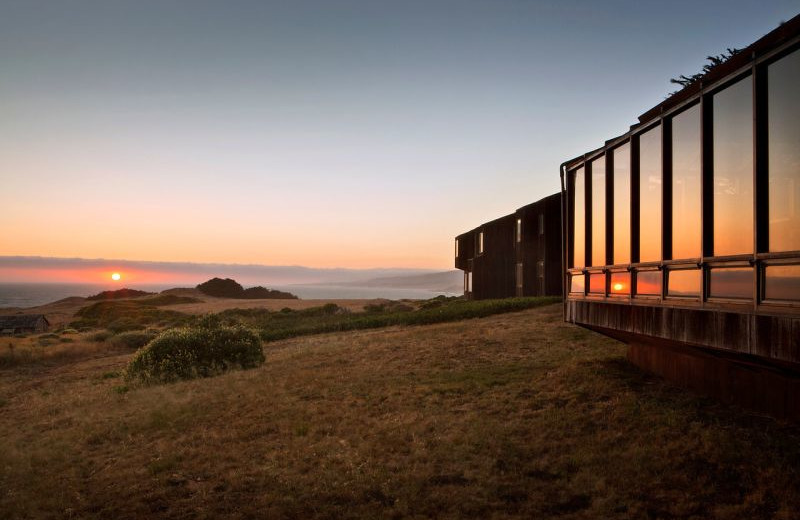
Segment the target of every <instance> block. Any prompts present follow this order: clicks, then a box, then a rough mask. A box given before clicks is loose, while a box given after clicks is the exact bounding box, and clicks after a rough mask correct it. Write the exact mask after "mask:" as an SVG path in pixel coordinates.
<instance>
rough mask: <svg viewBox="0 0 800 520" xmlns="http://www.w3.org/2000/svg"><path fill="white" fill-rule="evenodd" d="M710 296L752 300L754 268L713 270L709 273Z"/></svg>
mask: <svg viewBox="0 0 800 520" xmlns="http://www.w3.org/2000/svg"><path fill="white" fill-rule="evenodd" d="M708 295H709V297H711V298H752V297H753V268H752V267H729V268H726V269H711V270H710V271H709V273H708Z"/></svg>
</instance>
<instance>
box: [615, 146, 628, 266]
mask: <svg viewBox="0 0 800 520" xmlns="http://www.w3.org/2000/svg"><path fill="white" fill-rule="evenodd" d="M630 261H631V145H630V144H628V143H625V144H623V145H622V146H620V147H619V148H617V149H616V150H614V261H613V263H614V264H629V263H630Z"/></svg>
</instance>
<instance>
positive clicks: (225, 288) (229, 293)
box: [197, 278, 298, 300]
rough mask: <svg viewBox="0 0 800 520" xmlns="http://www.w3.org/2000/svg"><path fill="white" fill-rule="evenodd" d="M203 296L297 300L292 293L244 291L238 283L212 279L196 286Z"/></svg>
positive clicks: (259, 289) (226, 279)
mask: <svg viewBox="0 0 800 520" xmlns="http://www.w3.org/2000/svg"><path fill="white" fill-rule="evenodd" d="M197 290H199V291H200V292H201V293H203V294H207V295H209V296H215V297H217V298H237V299H250V300H259V299H272V300H296V299H298V298H297V296H295V295H294V294H292V293H288V292H284V291H278V290H275V289H266V288H264V287H261V286H257V287H250V288H248V289H245V288H244V287H242V286H241V285H240V284H239V282H237V281H236V280H232V279H230V278H225V279H224V280H223V279H222V278H212V279H211V280H208V281H207V282H203V283H201V284H200V285H198V286H197Z"/></svg>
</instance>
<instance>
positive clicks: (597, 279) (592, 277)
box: [589, 273, 606, 294]
mask: <svg viewBox="0 0 800 520" xmlns="http://www.w3.org/2000/svg"><path fill="white" fill-rule="evenodd" d="M589 292H590V293H591V294H605V293H606V275H605V273H596V274H589Z"/></svg>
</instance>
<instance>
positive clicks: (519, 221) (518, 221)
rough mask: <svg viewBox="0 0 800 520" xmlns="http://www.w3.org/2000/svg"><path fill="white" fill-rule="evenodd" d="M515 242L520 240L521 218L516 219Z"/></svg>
mask: <svg viewBox="0 0 800 520" xmlns="http://www.w3.org/2000/svg"><path fill="white" fill-rule="evenodd" d="M517 242H522V219H521V218H518V219H517Z"/></svg>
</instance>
